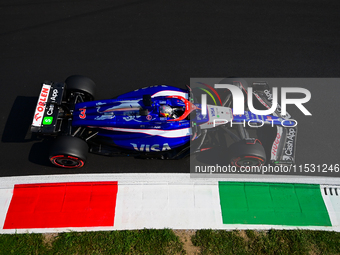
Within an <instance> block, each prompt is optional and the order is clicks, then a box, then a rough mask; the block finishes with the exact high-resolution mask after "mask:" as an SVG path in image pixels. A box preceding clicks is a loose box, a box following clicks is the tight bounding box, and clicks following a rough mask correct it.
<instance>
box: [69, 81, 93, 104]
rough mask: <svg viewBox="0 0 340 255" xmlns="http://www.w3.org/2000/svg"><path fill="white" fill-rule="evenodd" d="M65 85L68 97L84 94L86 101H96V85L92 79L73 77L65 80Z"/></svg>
mask: <svg viewBox="0 0 340 255" xmlns="http://www.w3.org/2000/svg"><path fill="white" fill-rule="evenodd" d="M65 83H66V89H67V94H68V96H70V95H71V94H72V93H75V92H79V93H81V94H82V97H83V99H84V101H92V100H94V95H95V88H96V84H95V83H94V81H93V80H91V79H90V78H88V77H85V76H82V75H72V76H69V77H68V78H67V79H66V80H65Z"/></svg>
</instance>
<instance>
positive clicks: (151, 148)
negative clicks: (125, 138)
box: [130, 143, 171, 152]
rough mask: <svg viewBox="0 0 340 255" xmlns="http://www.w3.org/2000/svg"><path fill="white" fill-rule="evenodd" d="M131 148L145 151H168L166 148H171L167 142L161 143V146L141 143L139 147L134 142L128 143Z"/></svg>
mask: <svg viewBox="0 0 340 255" xmlns="http://www.w3.org/2000/svg"><path fill="white" fill-rule="evenodd" d="M130 144H131V145H132V146H133V148H134V149H135V150H136V151H146V152H149V151H161V150H162V151H168V150H171V148H170V146H169V144H168V143H164V144H163V145H162V148H161V146H160V144H153V145H150V144H141V145H140V147H139V148H138V145H137V144H135V143H130Z"/></svg>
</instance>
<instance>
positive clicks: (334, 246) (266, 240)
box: [0, 229, 340, 255]
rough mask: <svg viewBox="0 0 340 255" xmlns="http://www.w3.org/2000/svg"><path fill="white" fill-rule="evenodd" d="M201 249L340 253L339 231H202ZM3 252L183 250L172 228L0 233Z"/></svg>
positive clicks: (213, 251)
mask: <svg viewBox="0 0 340 255" xmlns="http://www.w3.org/2000/svg"><path fill="white" fill-rule="evenodd" d="M191 240H192V243H193V244H194V245H195V246H196V247H197V248H198V250H200V251H201V254H340V233H337V232H326V231H309V230H270V231H252V230H246V231H237V230H234V231H223V230H198V231H197V232H196V234H195V235H193V236H192V238H191ZM0 254H1V255H2V254H4V255H10V254H16V255H17V254H18V255H26V254H63V255H68V254H78V255H80V254H185V250H184V249H183V244H182V243H181V242H180V240H179V238H178V237H177V236H176V235H175V234H174V233H173V231H172V230H169V229H163V230H154V229H150V230H148V229H144V230H134V231H106V232H104V231H100V232H82V233H78V232H66V233H61V234H59V235H58V236H57V237H55V238H54V240H53V242H52V243H46V241H45V239H44V235H42V234H13V235H0Z"/></svg>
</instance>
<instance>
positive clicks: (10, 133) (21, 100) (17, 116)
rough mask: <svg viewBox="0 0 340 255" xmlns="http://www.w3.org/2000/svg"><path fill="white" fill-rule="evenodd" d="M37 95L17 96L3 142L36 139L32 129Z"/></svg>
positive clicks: (3, 135)
mask: <svg viewBox="0 0 340 255" xmlns="http://www.w3.org/2000/svg"><path fill="white" fill-rule="evenodd" d="M37 100H38V98H37V97H24V96H18V97H16V99H15V101H14V103H13V106H12V109H11V111H10V113H9V116H8V119H7V121H6V125H5V128H4V132H3V134H2V138H1V142H3V143H23V142H30V141H32V140H36V136H35V135H33V136H32V133H31V131H30V127H31V123H32V118H33V114H34V109H35V106H36V104H37Z"/></svg>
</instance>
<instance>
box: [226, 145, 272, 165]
mask: <svg viewBox="0 0 340 255" xmlns="http://www.w3.org/2000/svg"><path fill="white" fill-rule="evenodd" d="M228 150H229V154H230V163H231V165H233V166H236V167H242V166H250V167H251V166H261V165H263V164H264V163H265V162H266V152H265V150H264V148H263V146H262V145H261V144H260V143H259V142H257V141H256V142H255V143H254V144H253V143H251V144H248V143H247V142H246V141H245V140H242V141H239V142H236V143H233V144H232V145H231V146H230V147H229V148H228Z"/></svg>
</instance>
